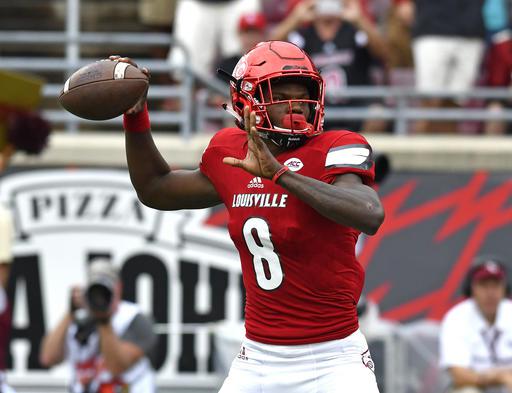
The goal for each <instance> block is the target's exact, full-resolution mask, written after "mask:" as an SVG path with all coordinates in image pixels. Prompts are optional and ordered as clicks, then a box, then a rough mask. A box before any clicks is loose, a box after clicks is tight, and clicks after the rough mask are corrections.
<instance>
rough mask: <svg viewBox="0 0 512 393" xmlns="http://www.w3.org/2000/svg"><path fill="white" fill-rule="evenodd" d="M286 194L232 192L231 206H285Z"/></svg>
mask: <svg viewBox="0 0 512 393" xmlns="http://www.w3.org/2000/svg"><path fill="white" fill-rule="evenodd" d="M287 199H288V195H287V194H234V195H233V203H232V204H231V207H286V200H287Z"/></svg>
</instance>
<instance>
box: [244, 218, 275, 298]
mask: <svg viewBox="0 0 512 393" xmlns="http://www.w3.org/2000/svg"><path fill="white" fill-rule="evenodd" d="M243 234H244V239H245V243H246V244H247V248H248V249H249V251H250V253H251V254H252V262H253V265H254V272H255V273H256V281H257V282H258V285H259V287H260V288H261V289H264V290H265V291H272V290H274V289H276V288H278V287H279V286H280V285H281V283H282V282H283V277H284V275H283V269H282V268H281V261H280V260H279V255H277V254H276V253H275V252H274V245H273V244H272V240H270V229H269V227H268V224H267V222H266V221H265V220H263V219H261V218H255V217H253V218H249V219H248V220H247V221H246V222H245V224H244V228H243ZM254 234H256V235H257V239H259V244H258V242H257V240H256V239H255V237H254ZM265 263H266V264H267V266H268V269H267V272H265V266H264V264H265Z"/></svg>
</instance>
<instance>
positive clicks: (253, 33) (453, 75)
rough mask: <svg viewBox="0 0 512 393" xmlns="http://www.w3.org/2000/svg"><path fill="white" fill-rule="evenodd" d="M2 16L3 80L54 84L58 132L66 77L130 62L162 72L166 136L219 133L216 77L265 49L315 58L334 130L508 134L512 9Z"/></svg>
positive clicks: (250, 4) (341, 1)
mask: <svg viewBox="0 0 512 393" xmlns="http://www.w3.org/2000/svg"><path fill="white" fill-rule="evenodd" d="M73 4H75V5H73ZM0 7H1V11H2V12H1V15H0V21H1V22H2V24H1V25H2V31H3V32H4V34H3V35H4V37H3V39H2V38H0V68H5V67H7V68H15V69H19V70H26V71H31V72H35V73H37V74H38V75H39V76H41V77H42V78H44V79H45V81H46V82H47V83H48V84H50V86H47V87H46V90H45V91H44V95H45V97H46V98H48V99H49V100H48V102H45V103H44V104H43V108H45V109H47V110H48V113H47V114H48V116H47V117H48V118H49V119H50V120H51V121H52V122H53V123H59V124H60V123H62V122H63V121H64V120H69V118H66V117H65V116H64V115H62V114H59V113H58V112H55V111H54V110H56V109H58V108H57V107H56V106H55V97H56V95H58V85H59V84H61V83H62V82H63V80H65V79H66V78H65V77H67V76H69V74H70V73H71V72H72V71H73V70H75V69H76V68H77V67H79V66H80V65H83V64H86V63H87V61H92V60H94V59H98V58H104V57H106V56H108V55H109V54H122V55H126V56H130V57H132V58H134V59H136V60H139V61H140V63H141V64H142V65H145V66H148V67H149V68H150V69H152V71H153V80H152V84H153V86H155V89H154V91H153V94H150V98H151V97H152V101H153V102H152V103H151V105H150V109H152V110H154V111H162V113H159V116H160V117H159V118H158V119H157V120H156V121H155V122H154V125H155V128H156V129H160V128H161V129H162V130H174V131H176V130H178V131H183V129H184V128H185V129H187V130H189V131H190V130H195V131H199V132H201V131H214V130H216V129H218V127H219V122H218V121H219V118H220V117H222V113H221V114H219V113H215V112H214V111H211V110H210V109H211V108H212V107H213V108H215V109H216V108H218V104H219V103H220V102H223V101H225V98H226V94H227V89H226V88H225V86H223V85H222V82H220V81H218V80H216V69H217V68H218V67H219V66H221V67H222V68H226V69H227V70H228V71H229V70H230V69H232V68H233V67H234V65H235V64H236V60H237V59H238V58H239V57H240V55H241V54H242V53H244V52H245V51H247V50H248V49H249V48H250V47H252V46H253V45H254V44H255V43H256V42H258V41H260V40H264V39H282V40H289V41H291V42H294V43H295V44H298V45H299V46H301V47H303V48H304V49H305V50H306V51H307V52H309V53H310V55H311V56H312V57H313V60H314V62H315V63H316V64H317V66H318V68H319V69H320V71H321V72H322V74H323V75H324V77H325V79H326V81H327V85H328V91H327V93H328V97H327V103H328V109H327V122H326V129H333V128H347V129H351V130H354V131H358V132H359V131H363V132H369V133H390V134H393V133H395V134H396V133H398V134H425V133H450V134H469V135H473V134H477V135H486V134H491V135H504V134H508V133H509V128H510V127H509V123H510V112H508V108H509V104H510V100H509V98H508V97H507V91H506V89H508V88H509V86H510V81H511V78H510V74H511V70H512V68H511V67H512V54H511V53H512V49H511V48H512V39H511V35H510V15H511V6H510V1H508V0H446V1H441V0H433V1H427V0H318V1H317V0H283V1H271V0H182V1H176V0H128V1H118V0H109V1H96V0H82V1H79V2H78V1H76V0H70V1H69V2H67V1H64V0H52V1H51V0H48V1H44V2H36V1H31V0H23V1H18V2H3V3H2V4H1V5H0ZM15 32H25V33H27V34H25V35H20V34H17V35H16V34H14V33H15ZM30 32H38V33H41V34H32V35H31V34H29V33H30ZM57 32H62V34H61V35H59V34H51V33H57ZM106 32H109V33H112V34H104V33H106ZM6 33H10V34H6ZM102 33H103V34H102ZM117 33H125V34H124V38H123V36H120V35H116V34H117ZM145 60H146V61H145ZM53 84H55V86H53ZM157 86H161V87H166V88H162V89H160V90H159V89H158V88H156V87H157ZM180 87H181V88H182V87H185V88H186V91H183V89H181V90H180V89H179V88H180ZM489 88H495V89H494V90H492V91H489ZM183 112H186V114H187V118H186V119H185V118H184V117H183V116H180V114H183ZM166 113H167V115H166ZM67 125H68V128H70V127H71V126H69V123H67ZM220 125H222V124H220ZM160 126H161V127H160ZM91 127H93V126H92V125H89V128H91Z"/></svg>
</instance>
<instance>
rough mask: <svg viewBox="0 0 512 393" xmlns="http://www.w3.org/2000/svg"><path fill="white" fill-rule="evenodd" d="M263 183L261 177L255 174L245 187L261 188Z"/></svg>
mask: <svg viewBox="0 0 512 393" xmlns="http://www.w3.org/2000/svg"><path fill="white" fill-rule="evenodd" d="M263 187H265V185H264V184H263V181H262V180H261V177H259V176H256V177H255V178H253V179H252V180H251V181H250V182H249V184H247V188H263Z"/></svg>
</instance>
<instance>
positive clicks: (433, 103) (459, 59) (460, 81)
mask: <svg viewBox="0 0 512 393" xmlns="http://www.w3.org/2000/svg"><path fill="white" fill-rule="evenodd" d="M483 1H484V0H465V1H464V2H463V3H461V2H460V0H401V7H405V8H404V9H405V10H407V12H403V13H402V16H403V17H404V19H405V22H408V23H410V19H411V11H412V10H413V9H414V23H413V37H414V38H413V56H414V64H415V74H416V75H415V76H416V88H417V90H418V91H420V92H424V93H432V92H451V93H463V92H465V91H468V90H469V89H470V88H471V87H473V86H474V84H475V81H476V78H477V76H478V70H479V66H480V63H481V59H482V53H483V38H484V25H483V18H482V4H483ZM462 4H463V6H462ZM456 105H457V104H456V103H455V102H454V100H452V99H451V100H446V99H440V98H428V99H425V100H424V101H423V103H422V106H423V107H425V108H441V107H454V106H456ZM455 131H456V123H453V122H448V123H440V122H437V123H433V122H432V121H429V120H424V121H419V122H417V123H416V126H415V132H417V133H426V132H455Z"/></svg>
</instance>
